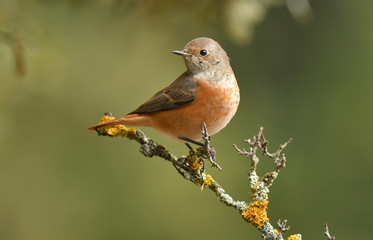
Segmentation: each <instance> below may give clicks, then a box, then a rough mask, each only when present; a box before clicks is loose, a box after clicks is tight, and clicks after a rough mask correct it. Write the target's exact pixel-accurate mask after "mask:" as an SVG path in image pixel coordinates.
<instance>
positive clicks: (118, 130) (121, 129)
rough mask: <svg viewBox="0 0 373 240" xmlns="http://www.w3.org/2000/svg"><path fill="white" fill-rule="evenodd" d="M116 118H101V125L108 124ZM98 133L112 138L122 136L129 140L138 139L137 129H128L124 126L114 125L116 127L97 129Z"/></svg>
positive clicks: (106, 116)
mask: <svg viewBox="0 0 373 240" xmlns="http://www.w3.org/2000/svg"><path fill="white" fill-rule="evenodd" d="M114 119H115V117H113V116H108V115H105V116H104V117H103V118H101V120H100V123H104V122H108V121H111V120H114ZM97 131H98V132H99V133H100V134H101V135H107V136H110V137H116V136H122V137H128V138H129V139H133V138H135V137H136V129H135V128H127V127H126V126H124V125H122V124H118V125H114V126H104V127H100V128H98V129H97Z"/></svg>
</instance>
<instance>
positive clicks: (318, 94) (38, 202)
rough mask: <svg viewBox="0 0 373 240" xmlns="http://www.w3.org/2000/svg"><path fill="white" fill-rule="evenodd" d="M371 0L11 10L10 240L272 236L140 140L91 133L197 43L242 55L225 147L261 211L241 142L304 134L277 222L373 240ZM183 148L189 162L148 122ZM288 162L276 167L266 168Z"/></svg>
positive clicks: (5, 210) (0, 209)
mask: <svg viewBox="0 0 373 240" xmlns="http://www.w3.org/2000/svg"><path fill="white" fill-rule="evenodd" d="M372 8H373V2H372V1H348V0H338V1H337V0H325V1H321V0H320V1H308V0H286V1H285V0H221V1H213V0H210V1H192V0H180V1H172V0H156V1H154V0H153V1H151V0H143V1H135V0H133V1H120V0H97V1H88V0H79V1H78V0H70V1H67V0H66V1H62V0H61V1H57V0H55V1H52V0H49V1H47V0H33V1H26V0H24V1H22V0H19V1H16V0H0V191H1V197H0V239H2V240H12V239H14V240H18V239H19V240H21V239H31V240H32V239H35V240H36V239H37V240H43V239H55V240H60V239H61V240H63V239H71V240H74V239H90V240H94V239H190V238H194V239H216V240H218V239H227V238H230V239H261V237H260V234H259V232H258V231H257V230H256V229H254V228H253V227H252V226H251V224H247V223H246V222H244V221H243V220H242V219H241V217H240V215H239V214H238V213H236V212H235V210H234V209H232V208H228V207H226V206H225V205H223V204H221V203H220V202H219V201H218V200H217V199H216V196H215V194H213V193H212V192H211V191H209V190H205V191H203V192H201V191H200V188H199V187H197V186H195V185H193V184H191V183H190V182H187V181H185V180H184V179H183V178H182V177H181V176H179V174H178V173H177V172H176V171H175V169H174V168H173V166H172V165H171V164H169V163H168V162H166V161H164V160H162V159H159V158H145V157H144V156H142V155H141V154H139V152H138V144H137V143H136V142H132V141H129V140H128V139H120V138H114V139H111V138H108V137H98V136H97V135H96V134H95V133H92V132H87V131H86V130H85V128H86V127H88V126H90V125H93V124H95V123H97V122H98V121H99V119H100V118H101V117H102V116H103V113H104V112H106V111H110V112H112V113H113V115H114V116H116V117H120V116H122V115H125V114H126V113H128V112H130V111H132V110H134V109H135V108H136V107H137V106H138V105H139V104H141V103H143V102H144V101H145V100H147V99H148V98H149V97H150V96H151V95H153V94H154V93H155V92H156V91H158V90H160V89H161V88H163V87H165V86H167V85H168V84H169V83H171V82H172V81H173V80H174V79H176V77H178V76H179V75H180V74H181V73H182V72H183V71H184V70H185V66H184V63H183V60H182V59H181V58H180V57H178V56H176V55H174V54H172V53H171V51H173V50H181V49H183V47H184V46H185V44H186V43H187V42H189V41H190V40H192V39H193V38H196V37H201V36H208V37H211V38H214V39H215V40H217V41H218V42H219V43H220V44H221V45H222V46H223V48H224V49H225V50H226V52H227V53H228V55H229V57H230V58H231V64H232V67H233V69H234V71H235V74H236V77H237V79H238V83H239V86H240V90H241V103H240V106H239V109H238V112H237V114H236V116H235V117H234V119H233V120H232V121H231V123H230V124H229V125H228V126H227V127H226V128H225V129H224V130H222V131H221V132H220V133H219V134H217V135H215V136H214V137H213V138H212V144H213V146H214V147H215V148H216V150H217V157H218V158H217V160H218V162H219V164H220V165H221V166H222V167H223V171H222V172H219V171H218V170H217V169H210V168H208V169H207V170H208V172H209V173H211V174H212V175H213V176H214V178H215V179H216V180H217V181H218V182H219V183H220V184H221V185H222V186H223V187H224V188H225V189H226V190H227V192H228V193H229V194H230V195H231V196H233V197H234V198H235V199H237V200H245V201H249V194H250V193H249V183H248V179H247V172H248V170H249V162H248V161H247V160H246V159H245V158H244V157H242V156H238V155H237V153H236V151H235V150H234V149H233V147H232V144H233V143H236V144H238V146H240V147H246V146H245V144H244V142H243V140H244V139H247V138H250V137H252V136H253V135H254V134H256V133H257V132H258V130H259V127H260V126H264V128H265V135H266V137H267V139H268V140H269V141H270V149H271V150H273V151H275V150H276V149H277V148H278V146H279V144H281V143H284V142H285V141H287V140H288V139H289V138H290V137H292V138H293V142H292V143H291V144H290V145H289V146H288V148H287V149H286V151H285V152H286V154H287V157H288V162H287V167H286V168H285V169H283V170H282V171H281V173H280V175H279V178H278V179H277V180H276V182H275V183H274V185H273V187H272V191H271V193H270V204H269V209H268V211H269V218H270V220H271V223H272V224H274V225H275V223H276V222H277V220H278V219H288V224H289V225H290V226H291V230H290V231H289V232H288V233H286V234H285V236H286V237H287V236H288V234H290V233H301V234H302V235H303V237H304V239H325V237H324V235H323V231H324V227H323V224H324V223H325V222H328V223H329V227H330V230H331V233H332V234H333V235H336V237H337V239H338V240H342V239H372V231H371V226H370V225H371V224H370V223H371V216H372V214H373V207H372V199H373V188H372V182H373V175H372V173H371V172H372V167H373V161H372V156H373V150H372V146H371V144H372V136H373V127H372V123H373V111H372V106H373V81H372V79H373V70H372V62H373V31H372V27H371V23H372V21H373V17H372V14H371V9H372ZM142 130H143V131H144V132H145V133H146V134H147V135H148V136H149V137H151V138H153V139H154V140H156V141H157V142H159V143H162V144H164V145H165V146H166V147H167V148H168V149H170V150H171V151H172V152H173V153H174V154H176V155H178V156H180V155H183V154H186V153H187V149H186V147H185V146H184V145H183V144H180V143H175V142H172V141H171V140H169V139H167V138H166V137H164V136H162V135H160V134H158V133H157V132H155V131H154V130H152V129H147V128H142ZM272 168H273V164H272V163H271V161H269V160H268V159H265V158H261V162H260V163H259V167H258V171H259V173H261V174H263V173H265V172H266V171H269V170H271V169H272Z"/></svg>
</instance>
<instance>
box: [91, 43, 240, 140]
mask: <svg viewBox="0 0 373 240" xmlns="http://www.w3.org/2000/svg"><path fill="white" fill-rule="evenodd" d="M173 53H174V54H177V55H180V56H181V57H183V59H184V61H185V65H186V68H187V70H186V71H185V72H184V73H182V74H181V75H180V76H179V77H178V78H177V79H176V80H175V81H174V82H172V83H171V84H170V85H169V86H168V87H165V88H164V89H162V90H160V91H158V92H157V93H156V94H155V95H154V96H152V97H151V98H150V99H149V100H147V101H146V102H145V103H143V104H142V105H140V106H139V107H138V108H137V109H135V110H134V111H132V112H130V113H128V114H127V115H125V116H124V117H121V118H117V119H114V120H111V121H107V122H104V123H101V124H97V125H94V126H91V127H89V128H87V130H91V131H93V130H96V129H98V128H101V127H105V126H113V125H118V124H123V125H126V126H143V127H151V128H154V129H155V130H157V131H159V132H160V133H163V134H165V135H167V136H168V137H170V138H171V139H172V140H175V141H178V142H184V143H186V144H187V145H188V142H191V143H196V142H197V143H198V141H199V140H201V139H202V135H201V125H202V124H205V125H206V127H207V129H208V133H209V135H210V136H212V135H214V134H216V133H218V132H219V131H220V130H222V129H223V128H224V127H225V126H226V125H227V124H228V123H229V122H230V120H231V119H232V118H233V116H234V115H235V113H236V111H237V108H238V105H239V101H240V91H239V87H238V84H237V81H236V78H235V75H234V73H233V70H232V68H231V65H230V59H229V57H228V56H227V53H226V52H225V51H224V49H223V48H222V47H221V46H220V45H219V43H218V42H216V41H215V40H213V39H211V38H208V37H200V38H195V39H193V40H192V41H190V42H189V43H187V44H186V46H185V47H184V49H183V50H180V51H173Z"/></svg>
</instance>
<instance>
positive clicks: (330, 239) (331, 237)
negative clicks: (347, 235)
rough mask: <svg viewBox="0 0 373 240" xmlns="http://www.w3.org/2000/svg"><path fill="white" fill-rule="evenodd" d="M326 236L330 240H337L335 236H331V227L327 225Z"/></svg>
mask: <svg viewBox="0 0 373 240" xmlns="http://www.w3.org/2000/svg"><path fill="white" fill-rule="evenodd" d="M324 233H325V236H326V238H327V239H328V240H335V237H334V236H331V235H330V233H329V227H328V224H327V223H325V232H324Z"/></svg>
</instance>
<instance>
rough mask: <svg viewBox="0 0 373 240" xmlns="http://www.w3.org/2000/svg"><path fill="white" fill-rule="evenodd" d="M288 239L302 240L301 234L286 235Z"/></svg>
mask: <svg viewBox="0 0 373 240" xmlns="http://www.w3.org/2000/svg"><path fill="white" fill-rule="evenodd" d="M288 240H302V235H300V234H293V235H291V236H289V237H288Z"/></svg>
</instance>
